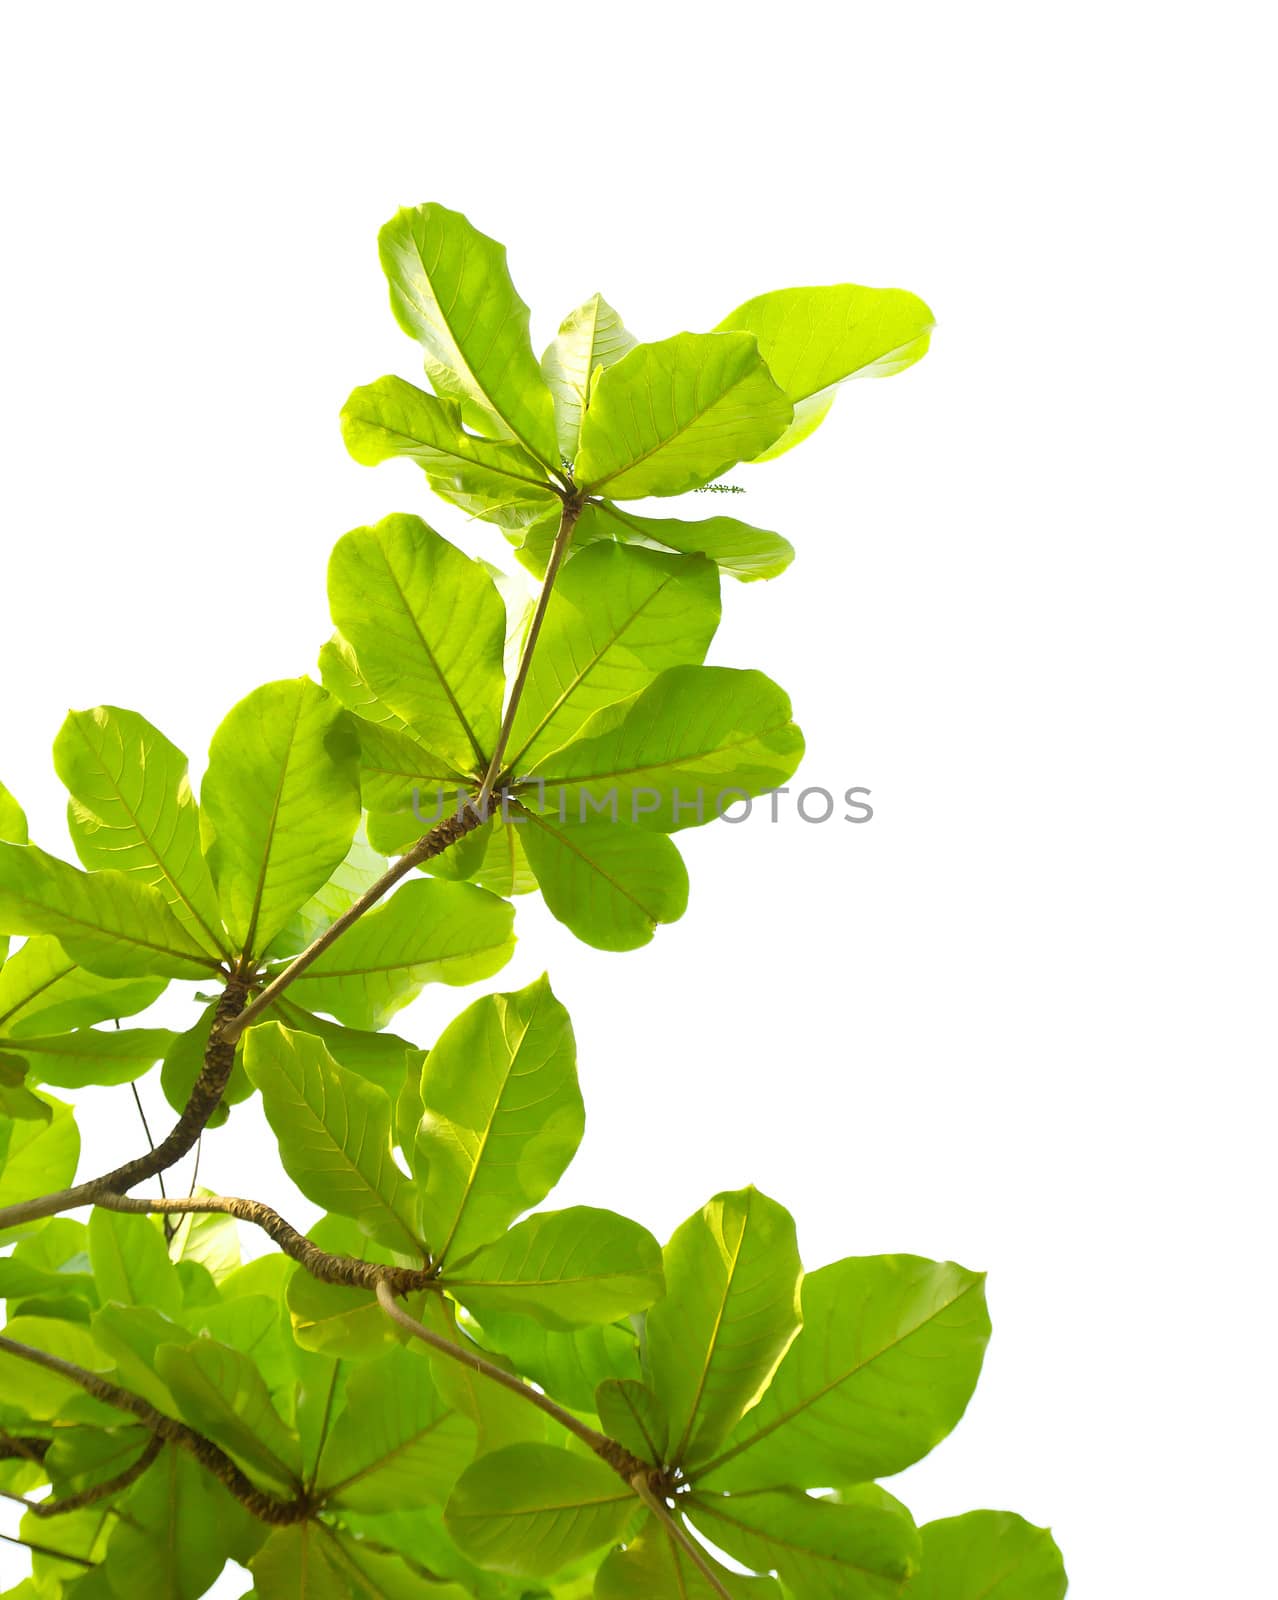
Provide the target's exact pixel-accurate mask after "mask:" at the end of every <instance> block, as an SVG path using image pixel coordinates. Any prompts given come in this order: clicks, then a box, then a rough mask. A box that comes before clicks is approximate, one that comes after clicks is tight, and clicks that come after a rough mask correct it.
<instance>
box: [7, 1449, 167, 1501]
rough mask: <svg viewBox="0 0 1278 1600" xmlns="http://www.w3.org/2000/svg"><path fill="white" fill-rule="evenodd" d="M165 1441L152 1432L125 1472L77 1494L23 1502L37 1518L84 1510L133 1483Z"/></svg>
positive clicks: (156, 1454)
mask: <svg viewBox="0 0 1278 1600" xmlns="http://www.w3.org/2000/svg"><path fill="white" fill-rule="evenodd" d="M163 1444H164V1441H163V1440H162V1439H161V1438H160V1437H159V1435H158V1434H155V1433H153V1434H152V1435H151V1437H150V1438H149V1439H148V1440H147V1442H146V1447H145V1449H144V1450H143V1451H142V1454H141V1455H140V1456H139V1457H138V1458H137V1460H136V1461H135V1462H134V1463H133V1464H132V1466H128V1467H125V1469H124V1471H123V1472H117V1473H116V1475H115V1477H114V1478H107V1479H106V1481H105V1482H103V1483H95V1484H94V1485H93V1486H92V1487H91V1488H89V1489H81V1490H80V1492H79V1493H78V1494H68V1495H63V1496H61V1497H60V1498H59V1499H56V1500H55V1499H53V1498H50V1499H48V1500H25V1501H24V1502H23V1504H24V1505H25V1506H26V1508H27V1510H28V1511H29V1512H30V1513H31V1514H32V1516H35V1517H62V1516H65V1515H66V1513H67V1512H68V1511H83V1510H84V1508H85V1506H91V1505H96V1504H97V1502H98V1501H99V1500H109V1499H110V1498H111V1496H112V1495H113V1494H119V1492H120V1491H121V1489H127V1488H128V1487H129V1485H130V1484H132V1483H136V1482H137V1480H138V1479H139V1478H140V1477H141V1476H142V1474H143V1473H144V1472H145V1471H146V1469H147V1468H148V1467H149V1466H150V1465H151V1463H152V1462H153V1461H154V1460H155V1458H156V1456H158V1455H159V1453H160V1451H161V1449H162V1448H163Z"/></svg>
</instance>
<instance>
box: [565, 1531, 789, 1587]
mask: <svg viewBox="0 0 1278 1600" xmlns="http://www.w3.org/2000/svg"><path fill="white" fill-rule="evenodd" d="M702 1559H703V1560H704V1561H705V1563H706V1565H707V1566H708V1567H709V1568H710V1570H711V1571H712V1572H713V1573H714V1575H715V1578H716V1579H717V1580H718V1582H719V1585H720V1589H719V1590H716V1589H713V1588H711V1586H710V1583H709V1582H708V1580H707V1579H706V1578H705V1577H704V1576H703V1574H702V1573H701V1572H699V1571H698V1570H697V1566H696V1564H695V1562H694V1561H693V1560H692V1558H691V1556H689V1554H688V1552H687V1551H686V1550H684V1549H683V1548H682V1547H681V1546H680V1545H679V1544H678V1543H677V1542H676V1541H675V1540H674V1538H673V1537H672V1536H671V1535H670V1534H669V1533H668V1532H667V1531H666V1530H665V1529H664V1528H663V1527H661V1526H660V1525H659V1524H658V1523H657V1522H656V1520H655V1519H654V1518H652V1517H649V1519H648V1521H647V1522H645V1523H644V1525H643V1527H642V1528H641V1529H640V1531H639V1533H638V1535H637V1536H636V1537H635V1538H633V1539H631V1540H630V1541H629V1542H628V1543H627V1545H626V1548H625V1549H624V1550H613V1551H612V1552H611V1553H610V1554H609V1555H608V1556H607V1558H606V1559H605V1560H604V1563H603V1565H602V1566H601V1567H600V1568H599V1574H598V1576H597V1577H596V1579H595V1591H594V1592H595V1600H658V1597H661V1600H664V1597H665V1596H666V1595H670V1596H671V1597H674V1596H678V1600H721V1594H720V1590H726V1591H727V1592H728V1594H730V1595H731V1596H732V1600H782V1597H781V1585H780V1584H779V1583H778V1582H777V1581H776V1579H775V1578H752V1577H746V1576H744V1575H743V1574H741V1573H739V1572H731V1571H729V1570H728V1568H727V1567H725V1566H723V1565H722V1563H721V1562H718V1561H716V1560H715V1559H714V1557H713V1556H712V1555H711V1554H710V1552H709V1551H708V1550H707V1551H703V1553H702ZM800 1593H801V1594H802V1591H801V1592H800ZM796 1600H798V1597H796ZM802 1600H807V1596H806V1595H802Z"/></svg>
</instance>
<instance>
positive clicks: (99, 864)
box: [53, 706, 230, 956]
mask: <svg viewBox="0 0 1278 1600" xmlns="http://www.w3.org/2000/svg"><path fill="white" fill-rule="evenodd" d="M53 764H54V766H55V768H56V769H57V773H58V776H59V777H60V778H61V779H62V781H63V783H64V784H65V785H66V787H67V789H68V790H69V792H70V795H71V799H70V802H69V805H68V808H67V823H68V826H69V828H70V830H71V838H72V841H73V843H74V844H75V848H76V854H77V855H78V856H79V857H80V860H81V861H82V862H83V863H84V865H85V866H86V867H87V868H89V870H90V871H97V870H99V869H101V868H104V867H111V868H114V869H116V870H117V871H120V872H124V873H127V874H128V875H129V876H130V877H136V878H137V879H138V880H139V881H140V882H142V883H146V884H150V885H153V886H154V887H155V888H156V889H158V890H159V892H160V893H161V895H163V897H164V899H165V900H166V901H167V903H168V904H169V905H170V906H171V907H172V909H173V914H174V916H176V917H177V919H178V921H179V922H181V923H183V924H184V925H185V926H186V928H187V929H188V931H189V932H190V934H191V935H192V937H193V938H194V939H195V941H196V942H197V943H198V944H200V945H201V946H203V948H204V949H206V950H208V951H210V952H211V953H212V954H213V955H215V956H224V955H227V954H229V953H230V952H229V951H228V950H227V947H226V937H225V934H224V933H223V930H222V924H221V920H220V918H219V916H218V907H217V897H216V896H215V894H214V892H213V882H212V879H211V878H210V877H209V871H208V867H207V866H206V864H205V861H204V856H203V853H202V852H201V849H200V819H199V811H198V809H197V807H196V804H195V796H194V795H193V794H192V793H191V785H190V783H189V781H188V779H187V760H186V757H185V756H184V755H183V754H182V752H181V751H180V750H179V749H178V748H177V746H176V745H174V744H171V743H170V742H169V740H168V739H166V738H165V737H164V735H163V734H162V733H161V732H160V730H159V729H158V728H155V727H153V726H152V725H151V724H150V723H149V722H148V721H147V720H146V718H145V717H142V716H139V715H138V713H137V712H136V711H123V710H121V709H120V708H119V707H118V706H97V707H95V708H94V709H93V710H92V711H72V712H70V713H68V715H67V719H66V721H65V722H64V723H63V724H62V729H61V732H60V733H59V734H58V737H57V738H56V739H55V740H54V744H53Z"/></svg>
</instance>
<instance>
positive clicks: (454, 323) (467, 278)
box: [378, 205, 559, 466]
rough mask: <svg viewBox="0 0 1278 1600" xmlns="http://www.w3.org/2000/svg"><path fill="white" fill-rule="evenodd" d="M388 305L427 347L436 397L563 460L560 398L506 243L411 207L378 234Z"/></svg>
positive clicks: (499, 433) (478, 423)
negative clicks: (531, 329) (538, 350)
mask: <svg viewBox="0 0 1278 1600" xmlns="http://www.w3.org/2000/svg"><path fill="white" fill-rule="evenodd" d="M378 245H379V249H380V253H381V258H382V268H383V270H384V271H385V273H386V277H387V279H388V280H389V283H390V290H391V309H392V310H393V311H394V313H395V318H396V321H397V322H398V323H399V325H400V327H401V328H403V330H404V332H405V333H407V334H409V335H410V336H411V337H412V338H414V339H416V340H417V342H418V343H419V344H420V345H421V346H422V348H423V349H424V350H425V352H426V372H427V376H428V377H429V378H430V381H431V385H432V387H433V388H434V389H435V391H436V393H438V394H440V395H442V396H446V397H448V398H451V399H455V400H457V401H459V402H460V404H461V409H462V415H463V417H464V418H465V420H466V422H467V424H468V426H470V427H472V428H474V429H475V430H476V431H477V432H478V433H481V434H485V435H487V436H488V437H489V438H492V437H503V436H506V437H512V438H515V439H517V440H519V442H520V443H521V444H522V445H523V446H524V447H525V449H527V450H528V451H530V452H531V454H532V455H533V456H535V457H537V458H538V459H539V460H541V461H543V462H546V463H548V464H549V465H552V466H557V465H558V460H559V457H558V450H557V447H556V443H555V417H554V402H553V401H552V399H551V396H550V391H549V389H547V387H546V385H545V383H544V382H543V381H542V377H541V372H540V369H539V368H538V365H537V360H536V357H535V356H534V355H533V351H532V345H531V344H530V342H529V338H528V307H527V306H526V305H525V304H524V302H523V301H522V300H521V299H520V298H519V294H518V292H517V291H516V289H515V286H514V284H513V283H512V282H511V279H510V272H509V270H508V268H507V266H506V248H505V246H504V245H500V244H498V243H497V242H496V240H494V239H490V238H489V237H488V236H487V235H486V234H483V233H480V232H479V230H478V229H477V228H475V227H473V226H472V225H471V224H470V222H468V221H467V219H466V218H465V217H464V216H462V215H461V213H460V212H457V211H449V210H448V209H447V207H445V206H441V205H423V206H414V207H412V208H408V207H406V208H404V209H403V210H401V211H398V212H397V213H396V214H395V216H394V217H392V218H391V220H390V221H389V222H388V223H387V224H386V226H385V227H384V228H383V229H382V231H381V234H380V235H379V238H378Z"/></svg>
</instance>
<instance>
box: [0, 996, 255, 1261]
mask: <svg viewBox="0 0 1278 1600" xmlns="http://www.w3.org/2000/svg"><path fill="white" fill-rule="evenodd" d="M248 991H249V979H248V978H247V977H246V976H244V975H242V974H240V973H233V974H232V975H231V976H230V977H229V978H228V979H227V980H226V988H225V989H224V990H223V991H222V998H221V999H220V1000H219V1001H218V1003H217V1009H216V1011H215V1012H214V1013H213V1024H212V1027H211V1028H210V1029H209V1040H208V1043H207V1045H205V1047H204V1065H203V1067H202V1068H201V1069H200V1075H199V1077H198V1078H196V1080H195V1085H194V1087H193V1088H192V1090H191V1097H190V1099H189V1100H188V1101H187V1102H186V1106H185V1108H184V1109H183V1111H182V1115H181V1116H180V1117H179V1118H178V1119H177V1121H176V1122H175V1123H174V1124H173V1127H172V1129H171V1130H170V1132H169V1133H168V1134H167V1135H166V1136H165V1137H164V1138H163V1139H161V1140H160V1142H159V1144H157V1145H156V1146H154V1148H153V1149H151V1150H148V1151H147V1153H146V1154H145V1155H143V1156H138V1157H136V1158H135V1159H134V1160H132V1161H126V1162H125V1163H124V1165H123V1166H122V1167H116V1169H115V1170H114V1172H107V1173H104V1174H103V1175H102V1177H100V1178H90V1179H89V1180H88V1182H87V1183H78V1184H76V1185H75V1186H74V1188H71V1189H60V1190H58V1192H57V1193H56V1194H46V1195H42V1196H40V1197H39V1198H38V1199H35V1200H23V1201H20V1202H19V1203H18V1204H17V1205H12V1206H4V1207H0V1229H4V1228H15V1227H21V1226H23V1224H25V1223H28V1222H38V1221H39V1220H40V1219H41V1218H42V1217H52V1216H55V1215H56V1214H57V1213H58V1212H59V1211H70V1210H72V1209H73V1208H74V1207H75V1206H87V1205H93V1204H94V1203H95V1202H96V1201H97V1200H98V1199H100V1198H101V1196H102V1195H104V1194H123V1193H124V1192H125V1191H126V1190H128V1189H131V1188H132V1187H133V1186H134V1184H137V1183H142V1182H143V1181H144V1180H145V1179H147V1178H154V1177H155V1176H156V1174H157V1173H160V1172H164V1171H167V1169H168V1168H169V1167H171V1166H173V1165H174V1163H175V1162H178V1161H180V1160H181V1159H182V1157H183V1156H184V1155H186V1153H187V1152H188V1151H189V1150H190V1149H191V1147H192V1146H193V1145H194V1144H195V1142H196V1140H197V1139H198V1138H199V1137H200V1135H201V1133H203V1132H204V1128H205V1125H206V1124H207V1122H208V1120H209V1118H210V1117H211V1116H212V1115H213V1113H214V1111H216V1110H217V1108H218V1105H219V1103H220V1102H221V1099H222V1091H223V1090H224V1089H225V1088H226V1085H227V1080H228V1079H229V1078H230V1076H231V1068H232V1067H233V1066H234V1065H235V1045H234V1043H233V1042H228V1041H227V1040H226V1039H225V1038H224V1037H223V1033H222V1030H223V1029H224V1028H225V1027H226V1025H227V1024H228V1023H229V1022H230V1021H231V1020H232V1019H233V1018H235V1017H238V1016H239V1014H240V1012H241V1011H242V1010H243V1009H244V1003H245V1001H246V999H247V998H248Z"/></svg>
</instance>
